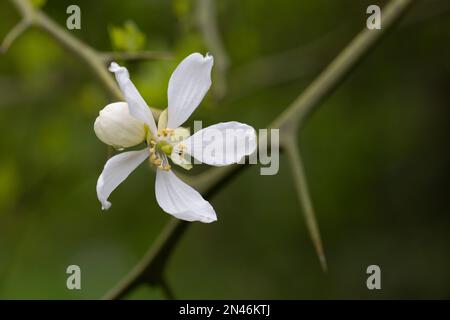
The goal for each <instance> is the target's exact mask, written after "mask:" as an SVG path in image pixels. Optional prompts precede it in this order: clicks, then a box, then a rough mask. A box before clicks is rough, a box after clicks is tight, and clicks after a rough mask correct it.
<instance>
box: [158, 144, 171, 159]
mask: <svg viewBox="0 0 450 320" xmlns="http://www.w3.org/2000/svg"><path fill="white" fill-rule="evenodd" d="M156 150H158V151H159V152H162V153H164V154H165V155H167V156H170V155H171V154H172V150H173V146H172V145H171V144H170V143H168V142H167V141H166V140H160V141H158V142H157V143H156Z"/></svg>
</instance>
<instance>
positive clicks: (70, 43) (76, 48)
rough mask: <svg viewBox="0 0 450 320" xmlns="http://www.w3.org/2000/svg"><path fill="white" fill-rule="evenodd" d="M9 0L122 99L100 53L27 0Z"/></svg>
mask: <svg viewBox="0 0 450 320" xmlns="http://www.w3.org/2000/svg"><path fill="white" fill-rule="evenodd" d="M11 2H12V3H13V4H14V6H15V7H16V8H17V10H18V11H19V13H20V14H21V15H22V19H24V20H26V21H29V22H30V23H31V24H32V25H33V26H35V27H37V28H39V29H41V30H43V31H45V32H47V33H48V34H49V35H50V36H52V37H53V38H54V39H55V40H56V41H57V42H58V43H59V44H61V45H62V46H64V47H65V48H66V49H67V50H68V51H69V52H71V53H72V54H73V55H75V56H76V57H78V58H79V59H80V60H81V61H83V62H84V63H85V64H86V65H87V66H88V67H89V68H90V69H91V70H92V72H93V73H94V75H95V76H96V77H97V78H98V79H99V80H100V82H101V83H102V84H103V85H104V87H105V88H106V89H107V90H108V92H109V94H110V95H111V97H113V98H114V99H117V100H124V99H123V96H122V92H121V91H120V89H119V87H118V86H117V83H116V81H115V80H114V78H113V76H112V75H111V74H110V73H109V72H108V70H107V68H105V65H104V59H103V58H102V54H101V53H99V52H97V51H96V50H95V49H94V48H92V47H91V46H89V45H87V44H86V43H84V42H83V41H81V40H79V39H78V38H76V37H75V36H73V35H72V34H71V33H69V32H67V30H65V29H64V28H62V27H61V26H59V25H58V24H57V23H55V22H54V21H53V20H51V19H50V18H49V17H48V16H47V15H46V14H45V13H44V12H42V11H41V10H38V9H36V8H34V7H33V6H32V5H31V3H30V2H29V1H27V0H11ZM150 109H151V110H152V112H153V114H154V115H155V117H156V118H157V117H159V114H160V112H161V110H160V109H156V108H150Z"/></svg>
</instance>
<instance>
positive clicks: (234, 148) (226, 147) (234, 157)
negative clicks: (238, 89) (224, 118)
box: [174, 121, 256, 166]
mask: <svg viewBox="0 0 450 320" xmlns="http://www.w3.org/2000/svg"><path fill="white" fill-rule="evenodd" d="M180 144H184V146H185V149H184V150H185V152H186V153H188V154H190V155H191V156H192V157H194V158H195V159H197V160H198V161H200V162H202V163H206V164H209V165H212V166H225V165H229V164H232V163H237V162H239V161H240V160H241V159H242V158H243V157H245V156H248V155H250V154H252V153H253V152H255V150H256V133H255V129H253V128H252V127H251V126H249V125H247V124H244V123H240V122H235V121H231V122H221V123H218V124H215V125H212V126H209V127H207V128H204V129H202V130H199V131H197V132H196V133H194V134H193V135H192V136H190V137H189V138H187V139H186V140H185V141H182V142H180ZM178 148H179V146H178V145H177V146H175V147H174V150H176V149H178Z"/></svg>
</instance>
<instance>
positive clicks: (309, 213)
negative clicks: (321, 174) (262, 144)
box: [284, 136, 327, 272]
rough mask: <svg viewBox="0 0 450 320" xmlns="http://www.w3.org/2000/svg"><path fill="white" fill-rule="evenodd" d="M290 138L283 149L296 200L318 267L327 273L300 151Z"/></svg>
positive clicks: (294, 141)
mask: <svg viewBox="0 0 450 320" xmlns="http://www.w3.org/2000/svg"><path fill="white" fill-rule="evenodd" d="M294 138H295V137H294V136H292V139H286V140H285V141H284V143H285V148H284V151H285V152H286V154H287V156H288V158H289V163H290V165H291V169H292V173H293V175H292V178H293V179H294V184H295V188H296V189H297V194H298V199H299V201H300V205H301V207H302V210H303V214H304V216H305V222H306V227H307V229H308V232H309V235H310V237H311V240H312V243H313V244H314V249H315V250H316V253H317V256H318V257H319V261H320V265H321V267H322V270H323V271H324V272H326V271H327V260H326V257H325V252H324V250H323V245H322V239H321V237H320V231H319V225H318V223H317V219H316V215H315V212H314V207H313V204H312V200H311V195H310V193H309V188H308V181H307V179H306V173H305V169H304V167H303V161H302V158H301V156H300V150H299V148H298V146H297V141H296V140H295V139H294Z"/></svg>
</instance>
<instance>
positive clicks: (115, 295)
mask: <svg viewBox="0 0 450 320" xmlns="http://www.w3.org/2000/svg"><path fill="white" fill-rule="evenodd" d="M187 226H188V223H187V222H185V221H181V220H177V219H175V218H171V219H170V221H169V222H168V224H167V225H166V227H165V228H164V229H163V231H162V232H161V234H160V235H159V237H158V238H157V239H156V241H155V242H154V243H153V245H152V246H150V248H149V250H148V251H147V253H146V254H145V256H144V258H143V259H142V260H141V262H139V263H138V264H137V265H136V266H135V267H134V268H133V269H132V270H131V271H130V272H129V273H128V274H127V275H126V276H125V277H124V278H123V279H122V281H120V282H119V283H118V284H117V286H115V287H114V288H112V289H111V290H110V291H109V292H108V293H107V294H106V295H105V296H104V297H103V299H105V300H112V299H114V300H115V299H120V298H122V297H123V296H124V295H126V294H127V293H128V292H129V291H131V290H132V289H134V288H135V287H136V286H138V285H139V284H141V283H149V284H151V285H156V284H161V279H162V271H163V270H164V267H165V266H166V263H167V261H168V259H169V257H170V255H171V253H172V251H173V249H174V247H175V245H176V244H177V242H178V240H179V239H180V237H181V235H182V234H183V233H184V232H185V231H186V228H187Z"/></svg>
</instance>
